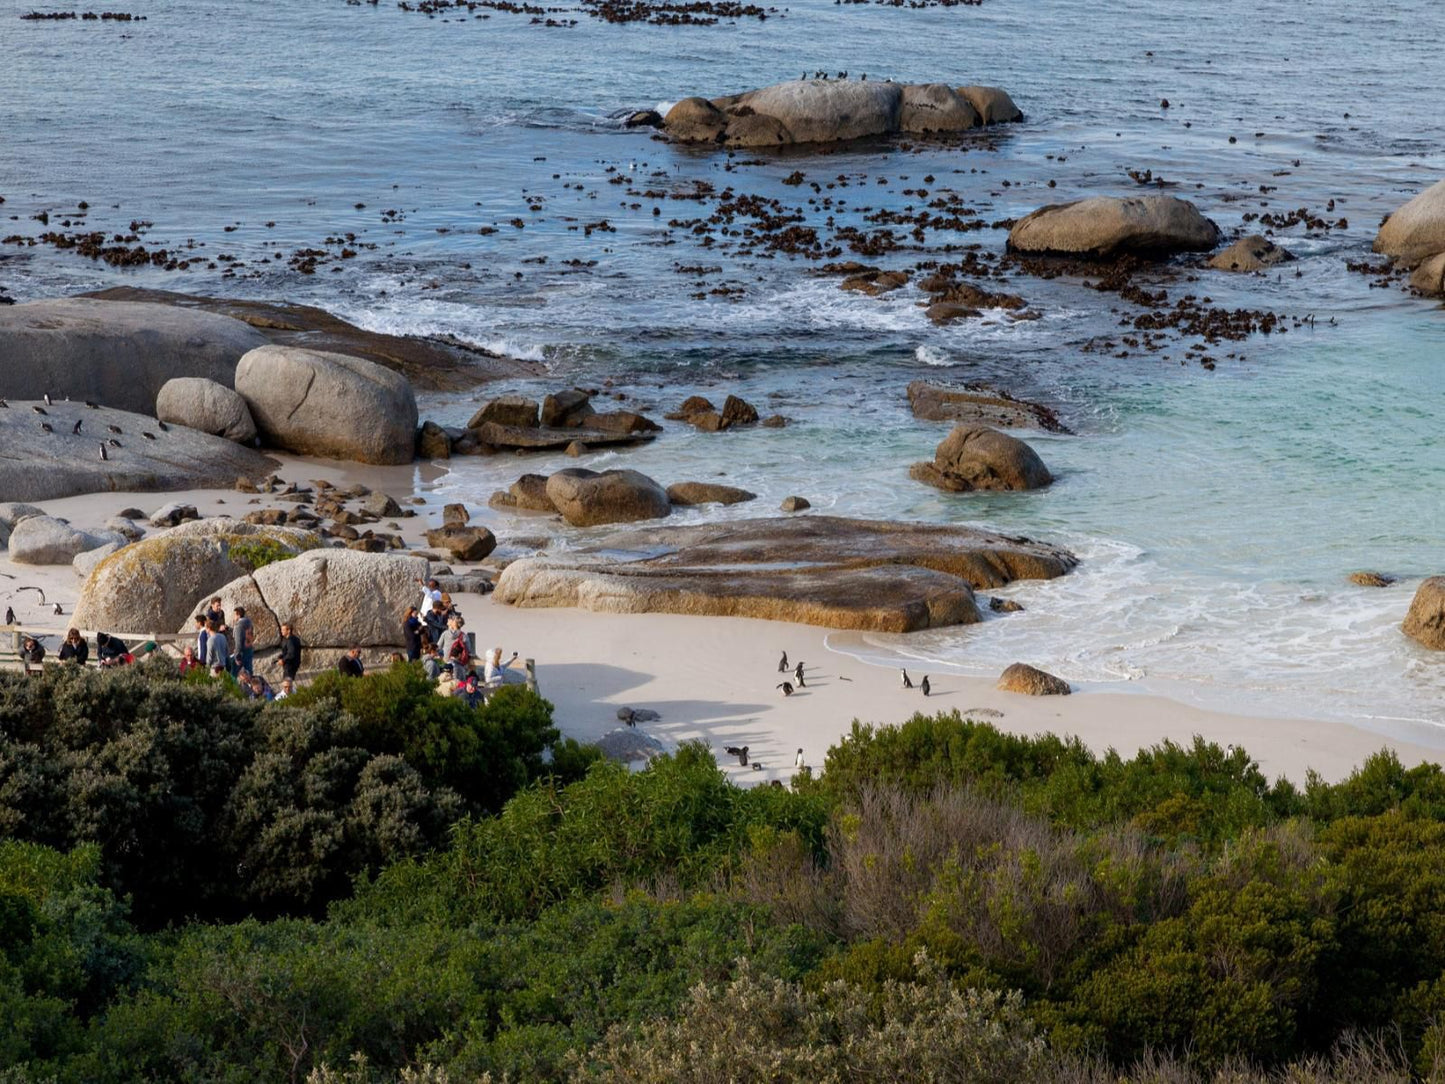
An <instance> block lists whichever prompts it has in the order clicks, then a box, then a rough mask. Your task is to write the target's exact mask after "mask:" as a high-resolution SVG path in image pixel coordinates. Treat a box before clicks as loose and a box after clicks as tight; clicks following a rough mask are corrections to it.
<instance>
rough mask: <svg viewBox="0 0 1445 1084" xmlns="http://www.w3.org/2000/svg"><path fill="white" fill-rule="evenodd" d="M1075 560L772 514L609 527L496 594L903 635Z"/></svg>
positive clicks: (518, 567) (987, 540) (1006, 542)
mask: <svg viewBox="0 0 1445 1084" xmlns="http://www.w3.org/2000/svg"><path fill="white" fill-rule="evenodd" d="M659 549H661V550H663V552H661V553H659V552H658V550H659ZM618 554H622V555H624V556H623V557H622V558H620V559H619V558H618V557H617V555H618ZM628 554H635V558H633V559H627V556H626V555H628ZM1074 563H1075V562H1074V558H1073V556H1072V555H1071V554H1069V553H1067V552H1066V551H1064V550H1060V549H1057V548H1055V547H1052V546H1047V545H1043V544H1041V543H1036V542H1031V541H1029V540H1027V539H1021V538H1007V537H1004V536H1000V535H994V534H990V533H987V532H984V531H978V530H974V529H971V528H966V527H954V526H938V525H932V524H917V523H887V522H882V521H872V520H854V519H841V518H837V517H832V516H803V517H796V518H786V517H770V518H765V519H750V520H740V521H734V522H726V523H711V524H705V525H701V526H694V527H657V526H648V527H641V528H628V529H626V530H622V531H614V532H610V533H608V534H605V535H603V536H602V537H600V538H597V539H593V540H591V541H590V542H589V544H588V545H587V546H586V547H585V548H582V549H578V550H574V551H571V552H569V553H568V554H566V555H565V556H556V557H531V558H525V559H523V560H519V561H515V562H513V563H512V564H510V565H508V566H507V568H506V570H505V571H504V572H503V573H502V576H501V578H500V580H499V581H498V584H497V591H496V597H497V599H498V601H500V602H502V603H506V604H509V605H514V606H529V607H530V606H576V607H580V608H582V609H589V610H598V611H605V612H609V613H684V614H712V615H720V616H740V617H760V618H768V619H772V620H779V621H796V622H801V623H804V624H813V625H823V626H827V627H831V628H851V629H872V630H879V631H887V632H909V631H913V630H915V629H923V628H934V627H938V626H943V625H955V624H968V623H973V622H976V621H978V619H979V615H978V607H977V604H976V601H975V598H974V590H975V589H976V588H985V587H999V586H1002V585H1003V584H1006V583H1010V582H1012V581H1013V580H1016V579H1038V578H1052V577H1054V576H1060V575H1063V574H1064V573H1065V572H1067V571H1069V569H1071V568H1072V567H1073V566H1074Z"/></svg>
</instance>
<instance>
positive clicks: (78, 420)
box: [71, 418, 85, 437]
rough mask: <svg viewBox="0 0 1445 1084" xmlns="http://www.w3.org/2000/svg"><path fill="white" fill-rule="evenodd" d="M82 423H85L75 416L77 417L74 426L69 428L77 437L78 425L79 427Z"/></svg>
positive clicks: (78, 433)
mask: <svg viewBox="0 0 1445 1084" xmlns="http://www.w3.org/2000/svg"><path fill="white" fill-rule="evenodd" d="M84 424H85V423H84V422H82V421H81V420H80V419H79V418H77V419H76V420H75V427H74V428H73V429H71V432H72V433H74V434H75V435H76V436H77V437H78V436H80V427H81V426H82V425H84Z"/></svg>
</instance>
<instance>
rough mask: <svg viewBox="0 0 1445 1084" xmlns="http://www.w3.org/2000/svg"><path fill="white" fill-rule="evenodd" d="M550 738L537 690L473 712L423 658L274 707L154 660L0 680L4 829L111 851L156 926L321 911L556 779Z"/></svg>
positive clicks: (65, 845) (114, 874)
mask: <svg viewBox="0 0 1445 1084" xmlns="http://www.w3.org/2000/svg"><path fill="white" fill-rule="evenodd" d="M556 738H557V732H556V730H555V729H554V728H553V727H552V725H551V705H549V704H547V703H546V702H545V701H543V700H541V699H539V698H538V697H536V696H535V695H533V694H531V693H528V692H526V691H525V690H522V689H508V690H504V691H503V692H502V693H499V694H498V695H497V696H496V697H494V698H493V699H492V701H491V702H489V703H488V704H487V705H486V706H485V707H483V708H481V709H479V710H473V709H471V708H468V707H467V706H466V705H465V704H463V703H462V702H461V701H459V700H455V699H444V698H442V697H439V696H437V695H436V694H435V692H434V691H432V689H431V687H430V685H429V684H428V683H427V682H426V680H425V678H424V677H422V676H421V674H420V673H419V671H418V670H417V669H416V668H415V667H397V668H395V669H393V670H391V671H387V672H382V673H379V674H376V675H370V676H368V677H366V678H364V679H361V680H359V681H346V682H342V681H339V680H335V679H323V680H321V681H318V683H317V686H316V687H315V688H314V689H311V690H307V691H306V692H305V693H304V694H298V695H297V696H294V697H292V698H291V699H289V700H286V701H278V702H276V703H273V704H266V703H264V702H261V701H248V700H245V699H243V698H241V697H239V696H237V695H236V692H235V688H234V685H233V684H232V683H231V682H228V681H219V682H216V681H211V680H209V679H204V680H202V679H195V678H191V679H190V680H182V679H180V678H179V677H178V676H177V675H176V673H175V671H174V669H173V668H171V667H169V666H167V665H166V664H165V663H163V662H159V661H157V662H154V663H152V664H150V665H145V666H136V667H127V668H125V669H123V670H119V671H111V672H100V671H94V670H83V669H77V668H71V667H54V668H48V669H47V670H46V671H45V673H44V674H43V675H40V676H37V677H32V678H28V679H27V678H24V677H22V676H20V675H16V674H4V675H0V838H13V839H21V840H28V841H32V842H36V843H43V844H46V845H48V846H51V847H55V848H58V849H60V850H69V849H71V848H74V847H77V846H81V845H84V844H88V843H95V844H98V845H99V847H100V863H101V871H102V882H103V883H104V884H106V885H107V886H109V887H111V888H112V889H114V890H115V891H116V892H117V893H120V894H123V895H126V896H129V897H130V898H131V900H132V901H133V906H134V910H135V914H136V917H137V918H138V920H140V921H141V922H142V923H143V924H145V925H158V924H163V923H166V922H173V921H181V920H184V919H186V918H188V917H190V916H201V917H226V916H239V915H241V914H245V913H258V914H276V913H280V912H286V911H296V910H303V911H305V910H314V909H316V908H317V907H318V906H320V905H322V904H324V903H325V902H326V901H327V900H329V899H332V898H334V897H335V896H337V895H338V894H341V893H344V892H346V891H347V890H348V888H349V884H350V879H351V878H352V877H353V876H354V875H355V874H357V873H359V872H362V871H364V870H374V869H379V868H380V867H381V866H383V865H385V864H387V863H390V862H394V861H397V860H399V859H401V858H403V857H406V856H408V855H415V854H419V853H422V852H424V851H426V850H428V849H430V848H432V847H435V846H437V845H438V844H440V843H442V842H444V841H445V839H446V834H447V831H448V829H449V827H450V825H451V824H452V823H453V822H454V821H455V820H456V819H457V818H458V817H460V816H462V815H463V814H465V813H479V812H482V811H486V810H491V809H495V808H499V807H500V806H501V805H502V803H503V802H505V801H506V800H507V798H509V797H510V796H511V795H512V794H514V793H515V792H516V791H517V790H518V789H519V788H521V787H523V786H525V785H526V784H527V783H528V782H529V781H530V780H532V779H535V778H540V777H543V776H545V775H548V774H549V773H550V771H551V769H550V768H549V767H548V766H547V765H546V764H545V763H544V754H545V752H546V751H547V749H548V746H549V745H550V744H551V743H552V742H553V741H555V740H556ZM571 762H572V764H573V767H574V770H575V769H576V768H577V767H578V766H579V758H578V757H577V756H576V755H575V753H573V754H571Z"/></svg>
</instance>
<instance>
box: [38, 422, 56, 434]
mask: <svg viewBox="0 0 1445 1084" xmlns="http://www.w3.org/2000/svg"><path fill="white" fill-rule="evenodd" d="M40 428H41V429H44V430H45V431H46V432H47V433H53V432H55V430H54V429H53V428H52V427H51V425H50V423H49V422H41V423H40Z"/></svg>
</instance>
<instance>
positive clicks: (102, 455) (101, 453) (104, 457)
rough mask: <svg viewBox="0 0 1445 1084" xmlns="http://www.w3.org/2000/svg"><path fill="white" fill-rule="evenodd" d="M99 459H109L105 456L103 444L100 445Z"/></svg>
mask: <svg viewBox="0 0 1445 1084" xmlns="http://www.w3.org/2000/svg"><path fill="white" fill-rule="evenodd" d="M100 458H101V459H102V460H106V459H109V458H110V456H109V455H107V454H106V451H105V445H104V444H101V446H100Z"/></svg>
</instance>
